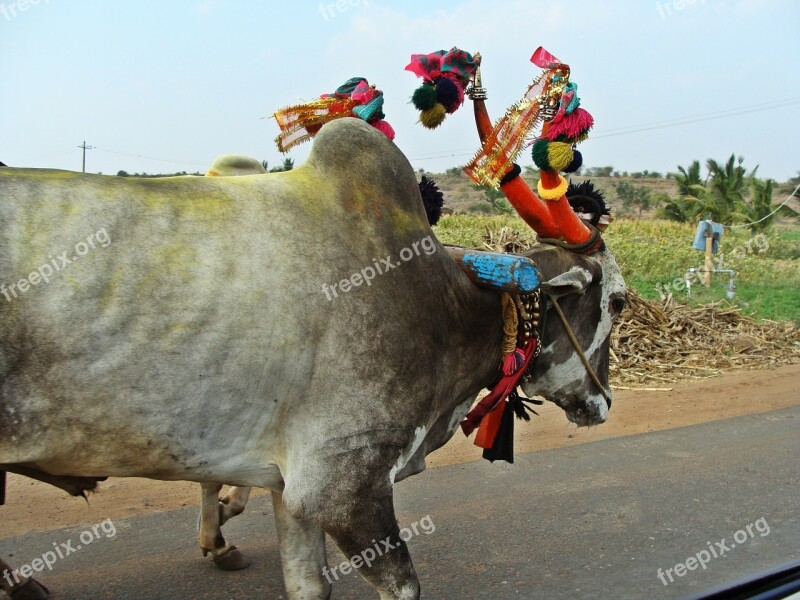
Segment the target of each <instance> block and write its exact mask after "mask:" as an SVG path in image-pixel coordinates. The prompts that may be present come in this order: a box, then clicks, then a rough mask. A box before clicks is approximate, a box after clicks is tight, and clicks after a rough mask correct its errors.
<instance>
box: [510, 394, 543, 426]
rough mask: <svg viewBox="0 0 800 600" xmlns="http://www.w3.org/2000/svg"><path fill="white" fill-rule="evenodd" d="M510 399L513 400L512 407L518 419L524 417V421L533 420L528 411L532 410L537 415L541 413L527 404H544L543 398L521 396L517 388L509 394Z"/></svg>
mask: <svg viewBox="0 0 800 600" xmlns="http://www.w3.org/2000/svg"><path fill="white" fill-rule="evenodd" d="M508 401H509V402H511V408H513V409H514V414H515V415H516V416H517V418H518V419H522V420H523V421H530V420H531V416H530V415H529V414H528V411H530V412H532V413H533V414H535V415H536V416H537V417H538V416H539V413H538V412H536V411H535V410H534V409H533V408H531V407H530V406H528V405H527V404H536V405H537V406H541V405H542V404H544V402H543V401H542V400H536V399H534V398H525V397H523V396H520V395H519V393H518V392H517V390H514V391H513V392H511V393H510V394H509V395H508ZM526 403H527V404H526Z"/></svg>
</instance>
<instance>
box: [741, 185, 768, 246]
mask: <svg viewBox="0 0 800 600" xmlns="http://www.w3.org/2000/svg"><path fill="white" fill-rule="evenodd" d="M749 182H750V202H749V203H748V204H746V205H745V206H744V207H743V211H742V212H743V213H744V215H745V219H747V222H748V223H751V225H750V231H752V232H753V233H755V232H756V231H759V230H763V229H766V228H767V226H768V225H769V224H770V223H772V220H773V219H774V218H775V215H770V213H771V212H772V211H773V210H774V209H773V207H772V185H773V183H774V182H773V181H772V179H767V180H766V181H763V180H761V179H757V178H756V177H750V178H749ZM767 215H769V216H767ZM762 219H763V220H762Z"/></svg>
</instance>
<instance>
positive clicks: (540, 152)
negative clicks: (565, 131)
mask: <svg viewBox="0 0 800 600" xmlns="http://www.w3.org/2000/svg"><path fill="white" fill-rule="evenodd" d="M548 145H549V142H548V141H547V140H544V139H539V140H536V141H535V142H534V143H533V150H532V151H531V154H532V156H533V162H534V164H535V165H536V166H537V167H539V168H540V169H541V170H543V171H550V170H551V167H550V162H549V160H548V157H547V146H548Z"/></svg>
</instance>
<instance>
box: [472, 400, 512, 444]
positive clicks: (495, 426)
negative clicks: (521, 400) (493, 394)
mask: <svg viewBox="0 0 800 600" xmlns="http://www.w3.org/2000/svg"><path fill="white" fill-rule="evenodd" d="M507 404H508V402H506V401H505V400H501V401H500V402H498V403H497V406H495V407H494V408H493V409H492V411H491V412H490V413H489V414H488V415H486V417H485V418H484V419H483V421H481V425H480V427H479V428H478V434H477V435H476V436H475V442H474V444H475V445H476V446H478V447H479V448H491V447H492V446H493V445H494V440H495V438H496V437H497V432H498V431H499V430H500V423H502V422H503V413H504V412H505V411H506V405H507Z"/></svg>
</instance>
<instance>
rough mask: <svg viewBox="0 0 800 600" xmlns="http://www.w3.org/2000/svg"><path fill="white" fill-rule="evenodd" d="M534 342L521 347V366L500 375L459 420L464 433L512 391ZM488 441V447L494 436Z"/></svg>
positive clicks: (526, 362)
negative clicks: (462, 418)
mask: <svg viewBox="0 0 800 600" xmlns="http://www.w3.org/2000/svg"><path fill="white" fill-rule="evenodd" d="M536 344H537V341H536V339H535V338H534V339H532V340H530V341H529V342H528V344H527V346H525V347H524V348H522V353H523V354H524V355H525V360H524V362H523V363H522V366H521V367H520V368H519V369H518V370H517V371H515V372H514V373H513V374H512V375H504V376H503V377H501V378H500V381H498V382H497V383H496V384H495V385H494V387H493V388H492V391H491V392H489V395H488V396H486V397H485V398H483V400H481V401H480V402H478V405H477V406H476V407H475V408H473V409H472V410H471V411H469V413H467V416H466V417H465V418H464V420H463V421H461V430H462V431H463V432H464V435H466V436H469V435H470V434H471V433H472V432H473V431H475V429H476V428H477V427H478V426H479V425H480V424H481V421H483V418H484V417H485V416H486V415H487V414H488V413H490V412H492V411H493V410H494V409H495V408H498V406H499V405H500V403H501V402H505V399H506V398H508V395H509V394H510V393H511V392H513V391H514V389H515V388H516V387H517V384H518V383H519V380H520V379H521V378H522V375H523V373H525V371H526V370H527V368H528V365H529V364H530V362H531V359H532V358H533V355H534V354H536ZM501 408H502V407H501ZM488 441H489V442H490V443H489V446H488V447H489V448H491V446H492V442H494V436H492V439H491V440H488ZM476 442H477V440H476ZM482 447H486V446H482Z"/></svg>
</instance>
